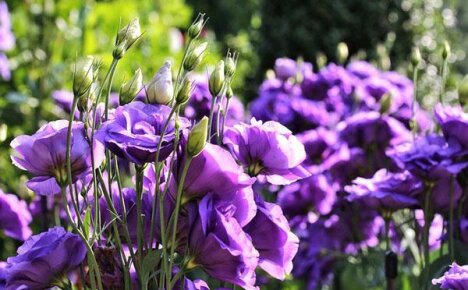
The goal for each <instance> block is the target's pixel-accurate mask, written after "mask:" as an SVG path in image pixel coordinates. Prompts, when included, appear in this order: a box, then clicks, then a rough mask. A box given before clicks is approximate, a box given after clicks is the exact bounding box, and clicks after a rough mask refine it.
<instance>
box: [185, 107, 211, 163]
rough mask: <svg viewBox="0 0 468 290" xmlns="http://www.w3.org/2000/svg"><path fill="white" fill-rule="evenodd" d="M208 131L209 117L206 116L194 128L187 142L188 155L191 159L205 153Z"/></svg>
mask: <svg viewBox="0 0 468 290" xmlns="http://www.w3.org/2000/svg"><path fill="white" fill-rule="evenodd" d="M207 130H208V117H206V116H204V117H203V118H202V119H201V120H200V122H198V123H197V124H195V126H193V128H192V131H190V133H189V135H188V140H187V154H188V156H190V157H196V156H197V155H198V154H200V153H201V152H202V151H203V148H204V147H205V144H206V137H207V134H208V133H207Z"/></svg>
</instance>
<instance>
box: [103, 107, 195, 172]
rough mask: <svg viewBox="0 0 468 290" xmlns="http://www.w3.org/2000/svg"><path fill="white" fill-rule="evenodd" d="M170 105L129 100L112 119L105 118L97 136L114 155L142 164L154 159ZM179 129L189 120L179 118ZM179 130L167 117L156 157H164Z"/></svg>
mask: <svg viewBox="0 0 468 290" xmlns="http://www.w3.org/2000/svg"><path fill="white" fill-rule="evenodd" d="M170 111H171V108H170V107H168V106H164V105H151V104H144V103H142V102H138V101H136V102H131V103H129V104H127V105H125V106H121V107H118V108H117V109H116V110H115V113H114V116H113V119H112V120H109V121H107V122H105V123H104V124H103V125H102V127H101V128H100V130H99V132H98V133H97V136H98V138H99V139H101V140H102V141H103V142H104V143H105V145H106V147H107V148H108V149H109V150H111V151H112V152H114V153H115V154H116V155H117V156H119V157H122V158H126V159H127V160H128V161H130V162H133V163H136V164H138V165H143V164H145V163H150V162H154V161H155V158H156V151H157V147H158V142H159V140H160V138H161V133H162V130H163V126H164V124H165V122H166V121H167V119H168V117H169V114H170ZM179 121H180V129H181V130H182V129H184V128H187V127H188V126H189V121H188V120H187V119H185V118H179ZM176 134H179V132H176V131H175V124H174V120H170V121H169V126H168V127H167V130H166V134H164V137H162V138H163V142H162V146H161V151H160V155H159V160H160V161H161V160H164V159H166V158H167V157H168V156H169V154H170V153H171V152H172V150H173V149H174V148H173V147H174V144H173V140H174V138H175V136H176Z"/></svg>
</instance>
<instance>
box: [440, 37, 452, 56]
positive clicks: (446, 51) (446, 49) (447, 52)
mask: <svg viewBox="0 0 468 290" xmlns="http://www.w3.org/2000/svg"><path fill="white" fill-rule="evenodd" d="M450 53H451V48H450V44H449V43H448V41H444V49H443V50H442V57H443V58H444V59H448V58H449V56H450Z"/></svg>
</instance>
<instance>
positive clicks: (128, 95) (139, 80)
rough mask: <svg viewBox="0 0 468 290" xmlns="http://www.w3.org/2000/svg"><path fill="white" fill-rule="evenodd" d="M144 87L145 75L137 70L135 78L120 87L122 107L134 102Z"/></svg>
mask: <svg viewBox="0 0 468 290" xmlns="http://www.w3.org/2000/svg"><path fill="white" fill-rule="evenodd" d="M142 86H143V75H142V73H141V69H137V70H136V71H135V74H134V75H133V77H132V78H131V79H130V80H129V81H128V82H126V83H124V84H122V86H121V87H120V95H119V99H120V105H125V104H128V103H130V102H131V101H133V99H134V98H135V96H136V95H137V94H138V92H140V90H141V88H142Z"/></svg>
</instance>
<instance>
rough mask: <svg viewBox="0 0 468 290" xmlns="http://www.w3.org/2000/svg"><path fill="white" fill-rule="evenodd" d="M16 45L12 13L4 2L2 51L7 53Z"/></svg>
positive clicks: (0, 17)
mask: <svg viewBox="0 0 468 290" xmlns="http://www.w3.org/2000/svg"><path fill="white" fill-rule="evenodd" d="M14 45H15V36H14V35H13V32H12V31H11V20H10V13H9V12H8V6H7V4H6V3H5V2H4V1H1V2H0V51H7V50H10V49H12V48H13V46H14Z"/></svg>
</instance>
